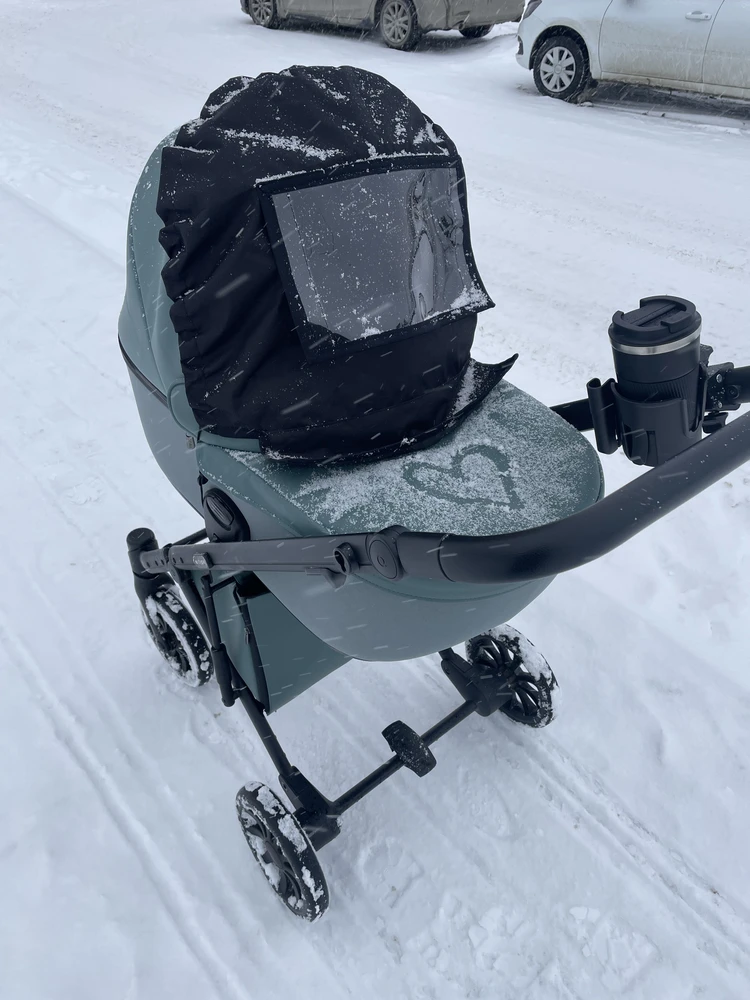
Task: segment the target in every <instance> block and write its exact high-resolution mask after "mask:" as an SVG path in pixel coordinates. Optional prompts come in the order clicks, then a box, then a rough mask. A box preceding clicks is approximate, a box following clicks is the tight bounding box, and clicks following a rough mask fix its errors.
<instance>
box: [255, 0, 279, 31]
mask: <svg viewBox="0 0 750 1000" xmlns="http://www.w3.org/2000/svg"><path fill="white" fill-rule="evenodd" d="M246 13H248V14H249V15H250V17H251V18H252V19H253V21H255V23H256V24H259V25H260V26H261V28H278V26H279V24H280V23H281V19H280V17H279V12H278V9H277V7H276V0H247V4H246Z"/></svg>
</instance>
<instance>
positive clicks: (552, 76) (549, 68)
mask: <svg viewBox="0 0 750 1000" xmlns="http://www.w3.org/2000/svg"><path fill="white" fill-rule="evenodd" d="M575 74H576V60H575V56H574V55H573V53H572V52H571V51H570V49H566V48H563V47H562V46H560V45H558V46H555V48H553V49H550V50H549V52H546V53H545V54H544V57H543V59H542V61H541V63H540V66H539V75H540V77H541V79H542V83H543V84H544V86H545V88H546V89H547V90H549V91H550V92H551V93H553V94H561V93H562V92H563V91H564V90H567V89H568V87H569V86H570V85H571V83H572V82H573V78H574V77H575Z"/></svg>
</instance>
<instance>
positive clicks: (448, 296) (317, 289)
mask: <svg viewBox="0 0 750 1000" xmlns="http://www.w3.org/2000/svg"><path fill="white" fill-rule="evenodd" d="M157 211H158V214H159V216H160V218H161V219H162V221H163V223H164V228H163V229H162V231H161V236H160V240H161V243H162V246H163V247H164V249H165V250H166V252H167V254H168V256H169V260H168V262H167V264H166V265H165V267H164V269H163V272H162V275H163V279H164V285H165V287H166V290H167V293H168V295H169V297H170V298H171V299H172V302H173V305H172V308H171V311H170V315H171V318H172V321H173V324H174V327H175V330H176V331H177V334H178V337H179V348H180V358H181V363H182V369H183V373H184V376H185V387H186V392H187V398H188V402H189V403H190V406H191V407H192V410H193V412H194V414H195V417H196V419H197V421H198V424H199V426H200V427H201V428H202V429H204V430H206V431H210V432H212V433H213V434H218V435H220V436H222V437H226V438H235V439H237V438H250V439H258V440H259V442H260V447H261V450H262V451H264V452H265V453H266V454H268V455H271V456H272V457H276V458H284V459H288V460H293V461H304V462H340V461H351V460H363V459H375V458H382V457H385V456H387V455H391V454H395V453H398V452H401V451H405V450H410V449H414V448H419V447H424V446H426V445H428V444H430V443H431V442H432V441H434V440H436V439H437V438H439V437H441V436H442V435H443V434H444V433H446V431H447V430H449V429H450V428H451V427H453V426H455V424H456V423H457V422H458V421H459V420H461V419H462V418H463V417H464V416H465V415H466V414H467V413H468V412H470V410H471V409H472V408H473V407H474V406H476V405H477V403H478V402H480V401H481V400H482V399H483V398H484V396H485V395H486V394H487V392H488V391H489V390H490V389H491V388H492V387H493V386H494V385H495V384H496V383H497V382H498V381H499V380H500V379H501V378H502V377H503V375H504V374H505V373H506V371H507V370H508V368H509V367H510V364H511V363H512V361H510V362H505V363H503V364H501V365H482V364H479V363H477V362H474V361H473V360H471V359H470V357H469V352H470V349H471V345H472V341H473V337H474V330H475V326H476V314H477V313H478V312H480V311H481V310H483V309H487V308H489V307H491V306H492V302H491V301H490V299H489V296H488V295H487V293H486V291H485V289H484V286H483V285H482V282H481V279H480V278H479V275H478V273H477V271H476V267H475V265H474V260H473V256H472V252H471V244H470V241H469V223H468V215H467V208H466V196H465V182H464V175H463V167H462V164H461V160H460V157H459V156H458V153H457V151H456V149H455V147H454V146H453V143H452V142H451V141H450V139H449V138H448V136H447V135H446V134H445V133H444V132H443V131H442V129H440V128H439V127H438V126H437V125H435V124H434V123H433V122H431V121H430V119H429V118H427V117H426V116H425V115H424V114H422V112H421V111H420V110H419V108H417V107H416V106H415V105H414V104H412V102H411V101H409V100H408V99H407V98H406V97H405V96H404V95H403V94H402V93H401V92H400V91H399V90H397V89H396V88H395V87H393V86H391V84H389V83H388V82H387V81H386V80H384V79H383V78H382V77H379V76H376V75H375V74H372V73H368V72H365V71H364V70H360V69H355V68H352V67H340V68H332V67H302V66H295V67H292V68H291V69H288V70H284V71H283V72H281V73H265V74H263V75H261V76H259V77H257V78H255V79H252V78H247V77H239V78H235V79H232V80H229V81H228V82H227V83H226V84H224V86H223V87H221V88H220V89H219V90H217V91H215V92H214V93H213V94H212V95H211V97H210V98H209V100H208V102H207V104H206V106H205V107H204V109H203V111H202V112H201V117H200V118H199V119H197V120H195V121H192V122H189V123H188V124H187V125H185V126H183V128H182V129H180V131H179V133H178V134H177V136H176V138H175V141H174V143H173V144H172V145H168V146H166V147H165V148H164V150H163V153H162V168H161V177H160V185H159V197H158V202H157Z"/></svg>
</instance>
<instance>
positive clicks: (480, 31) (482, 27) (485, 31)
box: [458, 24, 492, 38]
mask: <svg viewBox="0 0 750 1000" xmlns="http://www.w3.org/2000/svg"><path fill="white" fill-rule="evenodd" d="M458 30H459V31H460V32H461V34H462V35H463V36H464V38H484V36H485V35H489V33H490V32H491V31H492V25H491V24H479V25H475V26H473V27H470V28H459V29H458Z"/></svg>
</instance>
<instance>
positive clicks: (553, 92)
mask: <svg viewBox="0 0 750 1000" xmlns="http://www.w3.org/2000/svg"><path fill="white" fill-rule="evenodd" d="M534 83H535V84H536V87H537V90H538V91H539V93H540V94H543V95H544V96H545V97H555V98H557V99H558V100H559V101H575V100H576V99H577V98H578V97H580V95H581V94H582V93H583V92H584V90H586V89H587V87H589V86H590V84H591V74H590V72H589V56H588V52H587V51H586V48H585V46H583V45H582V43H579V42H578V41H577V40H576V39H575V38H571V37H570V36H569V35H554V36H553V37H552V38H548V39H546V41H544V42H543V43H542V45H541V46H540V48H539V50H538V52H537V53H536V55H535V56H534Z"/></svg>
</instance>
